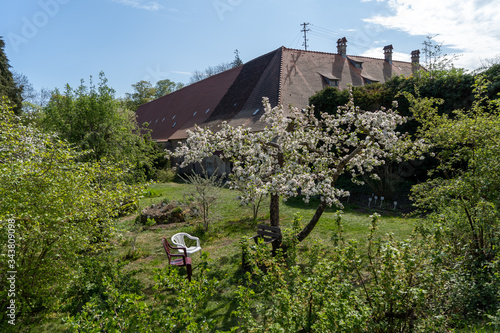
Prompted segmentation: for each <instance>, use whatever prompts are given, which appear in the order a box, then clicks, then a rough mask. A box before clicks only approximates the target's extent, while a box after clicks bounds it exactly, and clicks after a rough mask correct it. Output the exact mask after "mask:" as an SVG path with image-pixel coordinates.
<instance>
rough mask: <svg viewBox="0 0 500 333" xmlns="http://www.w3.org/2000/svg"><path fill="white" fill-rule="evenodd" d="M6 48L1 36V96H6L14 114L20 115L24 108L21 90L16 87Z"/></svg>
mask: <svg viewBox="0 0 500 333" xmlns="http://www.w3.org/2000/svg"><path fill="white" fill-rule="evenodd" d="M4 47H5V42H4V41H3V37H2V36H0V96H6V97H7V98H8V99H9V100H10V102H11V105H12V106H13V110H14V112H15V113H16V114H20V113H21V106H22V98H21V88H19V87H17V86H16V83H15V81H14V77H13V75H12V72H11V71H10V65H9V59H7V55H6V54H5V52H4Z"/></svg>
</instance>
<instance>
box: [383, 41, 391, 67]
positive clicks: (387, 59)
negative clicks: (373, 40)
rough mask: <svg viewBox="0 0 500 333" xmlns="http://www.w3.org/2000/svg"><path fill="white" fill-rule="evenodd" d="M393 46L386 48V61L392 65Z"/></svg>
mask: <svg viewBox="0 0 500 333" xmlns="http://www.w3.org/2000/svg"><path fill="white" fill-rule="evenodd" d="M392 49H393V47H392V44H391V45H386V46H384V56H385V60H386V61H387V62H388V63H390V64H391V65H392Z"/></svg>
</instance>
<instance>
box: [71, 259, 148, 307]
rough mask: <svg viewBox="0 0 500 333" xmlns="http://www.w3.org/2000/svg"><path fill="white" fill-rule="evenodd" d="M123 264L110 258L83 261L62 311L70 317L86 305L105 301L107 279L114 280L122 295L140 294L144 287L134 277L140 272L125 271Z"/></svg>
mask: <svg viewBox="0 0 500 333" xmlns="http://www.w3.org/2000/svg"><path fill="white" fill-rule="evenodd" d="M123 266H125V263H124V262H114V261H113V259H112V258H111V257H109V256H108V255H99V256H90V257H88V258H85V259H83V260H82V262H81V266H80V269H79V271H78V273H77V274H76V277H75V278H74V279H73V280H72V282H71V284H70V286H69V288H68V290H67V291H66V294H65V295H64V299H65V301H64V305H63V306H62V308H61V311H64V312H68V313H70V314H71V315H75V314H77V313H79V312H80V311H81V310H82V309H83V307H84V306H85V304H86V303H87V302H90V301H92V299H94V300H95V299H98V300H100V301H101V302H106V301H107V300H108V298H107V296H108V295H107V293H106V292H107V290H108V285H107V279H110V280H111V281H113V284H114V287H115V288H116V289H117V290H118V291H120V293H139V292H140V291H141V288H142V284H141V282H140V281H139V280H137V279H136V278H135V277H134V276H135V275H136V274H137V273H138V272H137V271H124V270H123Z"/></svg>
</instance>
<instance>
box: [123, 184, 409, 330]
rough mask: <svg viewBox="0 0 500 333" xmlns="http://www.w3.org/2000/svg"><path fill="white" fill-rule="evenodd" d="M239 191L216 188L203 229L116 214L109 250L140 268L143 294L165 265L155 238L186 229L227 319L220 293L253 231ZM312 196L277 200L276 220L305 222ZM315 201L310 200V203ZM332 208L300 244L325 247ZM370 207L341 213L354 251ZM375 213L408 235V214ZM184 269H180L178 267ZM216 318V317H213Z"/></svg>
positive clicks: (158, 188)
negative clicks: (217, 287)
mask: <svg viewBox="0 0 500 333" xmlns="http://www.w3.org/2000/svg"><path fill="white" fill-rule="evenodd" d="M190 186H191V185H188V184H185V183H176V182H172V183H164V184H153V185H151V186H150V187H149V188H148V191H149V194H150V195H152V196H153V197H144V198H143V199H142V200H141V201H140V204H139V206H140V207H139V209H143V208H144V207H146V206H149V205H151V204H157V203H159V202H161V201H162V200H163V199H165V198H166V199H168V200H169V201H170V202H173V201H182V200H185V197H186V194H187V193H188V191H189V190H190ZM238 195H239V193H238V192H237V191H232V190H229V189H222V191H221V197H220V200H219V201H218V202H217V204H216V205H215V207H214V210H213V213H214V216H215V221H213V222H212V223H211V224H210V227H209V230H208V232H204V231H203V230H202V228H201V221H199V220H188V221H186V222H183V223H177V224H169V225H155V226H153V227H142V226H138V225H137V224H135V221H134V220H135V216H129V217H126V218H122V219H121V220H120V221H119V222H118V225H117V227H118V229H119V230H120V233H121V235H122V236H123V237H122V239H121V240H120V241H119V245H118V246H117V249H116V250H115V255H116V256H117V257H118V258H123V260H129V263H128V265H127V266H126V268H127V269H131V270H140V273H139V274H138V276H137V277H138V278H139V279H140V280H141V281H142V282H143V283H144V287H145V294H148V293H150V291H151V288H152V287H153V285H154V281H153V276H154V269H157V268H160V269H163V268H165V267H166V266H167V256H166V254H165V253H164V250H163V247H162V244H161V238H162V237H167V238H168V239H169V238H170V237H171V236H172V235H174V234H175V233H177V232H187V233H189V234H191V235H195V236H197V237H199V238H200V241H201V246H202V251H204V252H207V253H208V254H209V258H210V259H211V260H212V265H213V267H214V268H213V269H212V273H211V274H212V275H213V276H214V277H216V278H217V279H219V280H220V281H221V282H222V283H223V290H224V292H223V293H221V294H220V295H219V297H218V299H216V300H214V302H213V307H214V309H213V315H214V317H217V316H220V317H221V318H219V320H220V321H221V322H226V323H227V324H230V322H231V318H230V317H231V316H230V313H231V311H232V310H233V309H232V306H231V300H230V299H225V297H226V295H229V294H230V291H232V290H233V288H235V286H236V283H234V281H237V280H238V278H240V277H241V276H240V274H241V272H240V269H239V267H240V264H241V246H240V240H241V239H242V238H249V237H251V236H253V235H255V232H256V226H255V224H253V223H252V210H251V208H250V207H245V206H242V205H240V202H239V200H238V199H237V197H238ZM317 203H318V202H317V201H314V200H312V201H311V202H310V203H309V204H305V203H304V202H303V201H302V200H300V199H291V200H289V201H287V202H281V203H280V216H281V219H280V223H281V226H282V227H287V226H291V224H292V221H293V218H294V215H295V214H299V215H300V216H302V224H303V225H305V224H306V223H307V222H308V220H309V219H310V218H311V217H312V216H313V214H314V212H315V209H316V205H317ZM315 204H316V205H315ZM337 211H338V209H337V208H330V209H328V210H326V211H325V213H324V214H323V216H322V217H321V219H320V221H319V222H318V224H317V226H316V228H315V229H314V230H313V231H312V233H311V234H310V235H309V236H308V237H307V238H306V239H305V240H304V241H303V242H302V243H301V244H300V245H299V251H300V248H304V247H309V246H311V245H312V244H313V243H319V244H321V245H322V246H323V247H324V248H325V250H326V251H327V252H328V248H329V247H330V248H331V247H332V246H333V244H332V241H331V237H332V235H333V234H334V231H335V228H336V227H335V221H336V217H337ZM374 212H376V211H375V210H365V211H362V212H360V211H359V209H358V210H354V209H352V208H350V206H347V207H346V208H345V209H344V211H343V213H342V215H343V226H344V234H345V238H346V239H350V238H353V239H356V240H358V242H359V244H360V251H363V247H364V244H365V243H366V241H367V235H368V232H369V226H370V222H371V219H370V214H372V213H374ZM377 212H378V213H379V214H380V215H381V216H382V217H381V223H380V234H382V235H383V234H386V233H393V234H394V237H395V238H396V239H404V238H405V237H408V236H409V235H410V234H411V232H412V230H413V226H414V223H415V220H414V219H411V218H407V217H404V216H401V215H398V214H397V213H396V212H394V211H389V210H388V211H384V210H379V211H377ZM268 217H269V200H267V201H265V202H263V203H262V205H261V209H260V212H259V222H258V223H266V222H268ZM134 245H135V254H134V256H133V257H132V258H130V256H129V257H128V258H127V254H130V253H131V250H132V248H133V246H134ZM199 256H200V255H199V254H198V253H196V254H194V255H193V278H194V279H196V276H197V270H196V263H197V261H198V260H199ZM183 272H184V270H183ZM219 320H218V321H219Z"/></svg>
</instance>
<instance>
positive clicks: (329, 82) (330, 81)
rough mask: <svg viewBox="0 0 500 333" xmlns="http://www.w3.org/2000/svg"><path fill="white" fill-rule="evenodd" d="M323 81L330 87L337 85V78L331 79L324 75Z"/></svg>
mask: <svg viewBox="0 0 500 333" xmlns="http://www.w3.org/2000/svg"><path fill="white" fill-rule="evenodd" d="M325 81H326V83H327V84H328V85H329V86H330V87H338V86H339V80H332V79H329V78H327V77H325Z"/></svg>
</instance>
